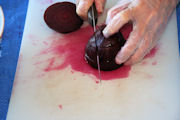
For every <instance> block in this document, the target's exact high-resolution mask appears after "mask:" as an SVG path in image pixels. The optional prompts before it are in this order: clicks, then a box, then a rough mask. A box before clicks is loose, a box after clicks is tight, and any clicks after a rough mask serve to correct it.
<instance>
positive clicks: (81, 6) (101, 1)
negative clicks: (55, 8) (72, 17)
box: [76, 0, 106, 20]
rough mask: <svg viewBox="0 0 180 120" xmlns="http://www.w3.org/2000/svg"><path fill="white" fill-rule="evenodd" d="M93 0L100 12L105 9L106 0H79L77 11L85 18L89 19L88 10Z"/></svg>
mask: <svg viewBox="0 0 180 120" xmlns="http://www.w3.org/2000/svg"><path fill="white" fill-rule="evenodd" d="M93 2H95V5H96V9H97V12H98V14H101V13H102V12H103V10H104V5H105V2H106V0H77V3H76V7H77V8H76V12H77V14H78V15H79V16H80V17H81V18H83V19H84V20H86V19H87V13H88V10H89V8H90V7H91V6H92V4H93Z"/></svg>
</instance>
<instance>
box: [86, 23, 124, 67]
mask: <svg viewBox="0 0 180 120" xmlns="http://www.w3.org/2000/svg"><path fill="white" fill-rule="evenodd" d="M104 28H105V25H102V26H100V27H99V28H98V29H97V31H96V32H95V33H94V35H93V36H92V37H91V38H90V40H89V42H88V43H87V46H86V49H85V59H86V61H87V63H88V64H89V65H91V66H92V67H94V68H97V52H96V50H97V49H98V54H99V61H100V68H101V70H104V71H111V70H115V69H117V68H119V67H120V66H122V64H121V65H118V64H116V62H115V57H116V55H117V53H118V51H119V50H120V49H121V47H122V46H123V45H124V44H125V42H126V40H125V39H124V38H123V36H122V34H121V33H120V32H118V33H116V34H114V35H112V36H110V37H109V38H105V37H104V35H103V33H102V31H103V29H104ZM95 36H96V40H97V47H98V48H96V44H95Z"/></svg>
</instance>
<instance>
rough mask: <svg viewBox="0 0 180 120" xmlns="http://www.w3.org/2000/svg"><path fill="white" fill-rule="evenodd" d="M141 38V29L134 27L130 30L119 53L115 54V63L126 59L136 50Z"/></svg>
mask: <svg viewBox="0 0 180 120" xmlns="http://www.w3.org/2000/svg"><path fill="white" fill-rule="evenodd" d="M142 38H143V29H141V30H139V28H137V27H136V28H134V30H133V31H132V32H131V34H130V36H129V38H128V40H127V41H126V43H125V45H124V47H122V48H121V50H120V51H119V53H118V54H117V55H116V63H117V64H122V63H124V62H125V61H127V60H128V59H129V58H130V57H131V56H132V55H133V54H134V53H135V51H136V49H137V47H138V46H139V44H140V42H141V40H142Z"/></svg>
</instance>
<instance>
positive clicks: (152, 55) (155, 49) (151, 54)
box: [144, 46, 159, 59]
mask: <svg viewBox="0 0 180 120" xmlns="http://www.w3.org/2000/svg"><path fill="white" fill-rule="evenodd" d="M158 50H159V46H156V47H154V48H153V49H152V50H151V51H150V53H149V54H147V55H146V56H145V57H144V58H145V59H146V58H153V57H154V56H155V55H156V53H157V51H158Z"/></svg>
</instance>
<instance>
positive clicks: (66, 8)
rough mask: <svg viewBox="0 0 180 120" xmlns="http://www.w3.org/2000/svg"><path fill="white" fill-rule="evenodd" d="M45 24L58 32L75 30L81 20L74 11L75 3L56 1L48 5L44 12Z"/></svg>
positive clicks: (81, 22) (79, 25)
mask: <svg viewBox="0 0 180 120" xmlns="http://www.w3.org/2000/svg"><path fill="white" fill-rule="evenodd" d="M44 20H45V22H46V24H47V25H48V26H49V27H50V28H51V29H53V30H55V31H57V32H60V33H70V32H73V31H76V30H77V29H79V28H80V27H81V25H82V24H83V20H82V19H81V18H80V17H79V16H78V15H77V13H76V5H75V4H74V3H71V2H58V3H55V4H53V5H51V6H49V7H48V8H47V9H46V11H45V13H44Z"/></svg>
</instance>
